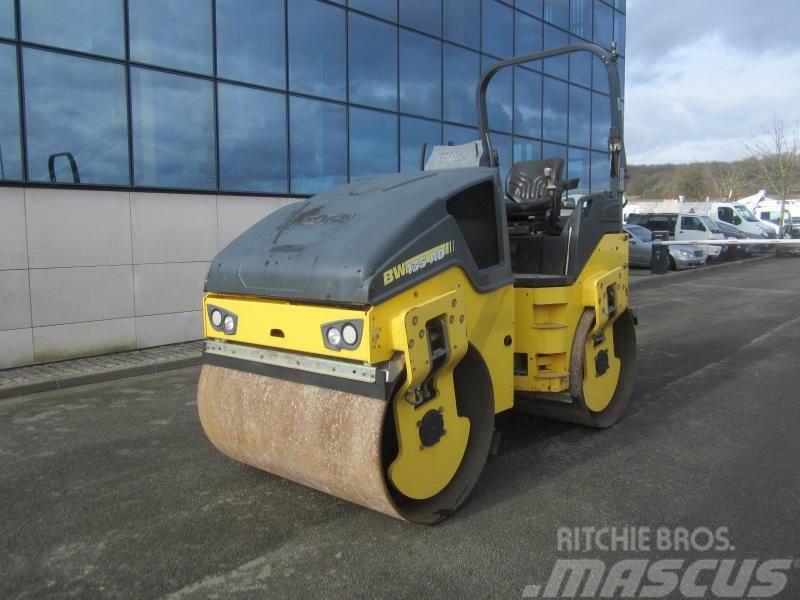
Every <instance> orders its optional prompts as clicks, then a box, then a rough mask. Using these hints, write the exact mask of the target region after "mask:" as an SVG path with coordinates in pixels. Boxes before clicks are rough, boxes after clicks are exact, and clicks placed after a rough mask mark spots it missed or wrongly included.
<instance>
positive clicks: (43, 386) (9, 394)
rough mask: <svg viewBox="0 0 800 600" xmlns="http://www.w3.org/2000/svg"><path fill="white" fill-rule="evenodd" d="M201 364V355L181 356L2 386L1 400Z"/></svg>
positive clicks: (0, 389)
mask: <svg viewBox="0 0 800 600" xmlns="http://www.w3.org/2000/svg"><path fill="white" fill-rule="evenodd" d="M199 364H200V355H199V354H198V355H197V356H191V357H186V356H181V357H176V358H167V359H163V360H158V361H153V362H151V363H146V364H143V365H131V366H129V367H119V368H115V369H107V370H103V371H97V372H96V373H85V374H81V375H68V376H65V377H55V378H53V379H45V380H42V381H31V382H26V383H19V384H11V385H3V386H0V399H5V398H13V397H16V396H27V395H29V394H36V393H37V392H48V391H52V390H60V389H64V388H70V387H76V386H79V385H86V384H89V383H99V382H102V381H113V380H115V379H124V378H126V377H134V376H136V375H153V374H155V373H163V372H164V371H172V370H174V369H183V368H185V367H193V366H195V365H199Z"/></svg>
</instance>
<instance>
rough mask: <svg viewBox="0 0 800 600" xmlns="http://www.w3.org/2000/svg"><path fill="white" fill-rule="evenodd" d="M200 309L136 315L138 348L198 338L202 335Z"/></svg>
mask: <svg viewBox="0 0 800 600" xmlns="http://www.w3.org/2000/svg"><path fill="white" fill-rule="evenodd" d="M201 315H202V313H201V311H199V310H197V311H191V312H183V313H174V314H169V315H151V316H148V317H136V335H137V343H138V345H139V348H149V347H150V346H163V345H164V344H177V343H179V342H188V341H190V340H198V339H200V338H202V337H203V319H202V316H201Z"/></svg>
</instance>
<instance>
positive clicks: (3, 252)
mask: <svg viewBox="0 0 800 600" xmlns="http://www.w3.org/2000/svg"><path fill="white" fill-rule="evenodd" d="M27 268H28V239H27V231H26V227H25V190H24V189H22V188H0V269H27Z"/></svg>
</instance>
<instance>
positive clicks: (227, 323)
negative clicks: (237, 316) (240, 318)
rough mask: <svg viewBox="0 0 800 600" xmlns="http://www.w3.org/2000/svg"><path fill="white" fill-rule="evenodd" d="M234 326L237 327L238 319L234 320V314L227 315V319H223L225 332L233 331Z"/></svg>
mask: <svg viewBox="0 0 800 600" xmlns="http://www.w3.org/2000/svg"><path fill="white" fill-rule="evenodd" d="M234 327H236V321H234V320H233V317H232V316H230V315H225V319H224V320H223V321H222V328H223V329H224V330H225V333H233V329H234Z"/></svg>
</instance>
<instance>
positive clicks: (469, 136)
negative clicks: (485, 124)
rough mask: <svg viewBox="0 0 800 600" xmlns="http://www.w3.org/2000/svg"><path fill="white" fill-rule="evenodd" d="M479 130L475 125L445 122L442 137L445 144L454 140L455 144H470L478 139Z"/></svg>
mask: <svg viewBox="0 0 800 600" xmlns="http://www.w3.org/2000/svg"><path fill="white" fill-rule="evenodd" d="M478 137H479V136H478V130H477V129H475V128H474V127H461V126H460V125H448V124H447V123H445V125H444V132H443V134H442V139H443V141H444V143H445V144H449V143H450V142H453V144H454V145H456V146H460V145H461V144H468V143H470V142H474V141H475V140H477V139H478Z"/></svg>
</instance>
